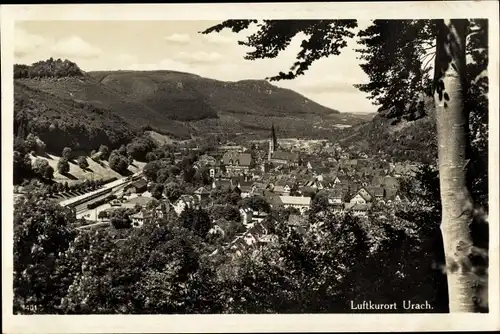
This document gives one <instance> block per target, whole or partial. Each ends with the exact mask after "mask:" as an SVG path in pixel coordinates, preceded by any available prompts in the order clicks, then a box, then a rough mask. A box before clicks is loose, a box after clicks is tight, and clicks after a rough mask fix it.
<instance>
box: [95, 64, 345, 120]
mask: <svg viewBox="0 0 500 334" xmlns="http://www.w3.org/2000/svg"><path fill="white" fill-rule="evenodd" d="M89 75H91V76H94V77H95V78H96V79H98V80H99V82H100V83H102V84H104V85H106V86H107V87H110V88H112V89H114V90H116V91H117V92H120V93H122V94H124V95H126V96H129V97H131V98H132V99H133V100H134V101H137V102H140V103H143V104H145V105H147V106H148V107H150V108H153V109H155V110H157V111H162V112H164V113H165V114H166V115H168V117H169V118H172V119H182V120H198V119H205V118H215V117H217V115H218V114H219V115H220V114H250V115H265V116H285V115H286V116H296V115H328V114H332V113H335V114H338V113H339V112H338V111H337V110H333V109H329V108H326V107H324V106H322V105H320V104H318V103H316V102H313V101H311V100H309V99H307V98H305V97H304V96H302V95H300V94H298V93H296V92H294V91H292V90H288V89H283V88H279V87H276V86H274V85H271V84H270V83H268V82H267V81H265V80H243V81H237V82H224V81H218V80H213V79H207V78H203V77H200V76H198V75H195V74H189V73H181V72H174V71H150V72H143V71H110V72H89Z"/></svg>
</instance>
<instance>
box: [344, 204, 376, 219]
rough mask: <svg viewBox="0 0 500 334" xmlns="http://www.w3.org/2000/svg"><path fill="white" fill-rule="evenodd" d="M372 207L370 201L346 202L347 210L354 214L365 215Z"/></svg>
mask: <svg viewBox="0 0 500 334" xmlns="http://www.w3.org/2000/svg"><path fill="white" fill-rule="evenodd" d="M370 208H371V204H370V203H346V204H345V210H347V211H350V212H351V213H352V214H353V215H354V216H365V215H366V214H367V213H368V211H369V210H370Z"/></svg>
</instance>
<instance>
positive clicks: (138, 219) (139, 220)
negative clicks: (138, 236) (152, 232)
mask: <svg viewBox="0 0 500 334" xmlns="http://www.w3.org/2000/svg"><path fill="white" fill-rule="evenodd" d="M152 217H153V215H152V214H151V213H150V212H147V211H141V212H139V213H136V214H134V215H131V216H130V219H131V220H132V226H133V227H141V226H142V225H144V222H145V221H146V220H148V219H151V218H152Z"/></svg>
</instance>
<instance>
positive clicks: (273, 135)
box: [267, 124, 278, 160]
mask: <svg viewBox="0 0 500 334" xmlns="http://www.w3.org/2000/svg"><path fill="white" fill-rule="evenodd" d="M277 148H278V139H277V138H276V131H275V130H274V124H273V125H272V126H271V138H270V139H269V154H268V158H267V159H268V160H271V157H272V155H273V153H274V152H275V151H276V149H277Z"/></svg>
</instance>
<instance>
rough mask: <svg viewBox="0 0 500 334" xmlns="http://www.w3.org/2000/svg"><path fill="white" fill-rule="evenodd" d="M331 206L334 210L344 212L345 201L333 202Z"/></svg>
mask: <svg viewBox="0 0 500 334" xmlns="http://www.w3.org/2000/svg"><path fill="white" fill-rule="evenodd" d="M330 208H331V209H332V211H333V212H344V203H342V202H341V203H337V202H335V203H332V204H331V206H330Z"/></svg>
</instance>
